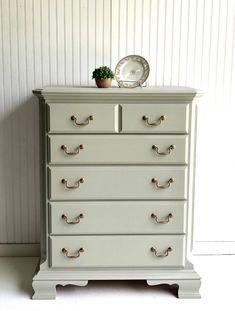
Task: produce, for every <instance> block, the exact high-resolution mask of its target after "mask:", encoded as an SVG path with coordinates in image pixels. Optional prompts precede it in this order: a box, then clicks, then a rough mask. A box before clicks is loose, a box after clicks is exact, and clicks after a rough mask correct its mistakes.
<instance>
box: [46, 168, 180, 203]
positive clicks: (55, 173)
mask: <svg viewBox="0 0 235 311" xmlns="http://www.w3.org/2000/svg"><path fill="white" fill-rule="evenodd" d="M49 177H50V189H49V190H50V191H49V193H50V199H51V200H76V199H87V200H90V199H104V200H107V199H186V168H185V167H183V166H181V167H180V166H179V167H177V166H171V167H169V166H164V167H162V166H161V167H156V166H147V167H146V166H139V167H135V166H132V167H125V166H105V167H101V166H82V167H52V168H50V169H49ZM154 178H155V180H153V179H154ZM172 181H173V182H172ZM157 183H158V187H157ZM71 187H72V188H71ZM163 187H166V188H163Z"/></svg>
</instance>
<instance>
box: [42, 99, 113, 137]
mask: <svg viewBox="0 0 235 311" xmlns="http://www.w3.org/2000/svg"><path fill="white" fill-rule="evenodd" d="M48 109H49V119H48V123H49V124H48V127H49V129H48V131H49V132H50V133H59V132H60V133H63V132H65V133H105V132H107V133H113V132H117V131H118V116H117V114H118V105H115V104H78V103H74V104H61V103H56V104H50V105H49V106H48Z"/></svg>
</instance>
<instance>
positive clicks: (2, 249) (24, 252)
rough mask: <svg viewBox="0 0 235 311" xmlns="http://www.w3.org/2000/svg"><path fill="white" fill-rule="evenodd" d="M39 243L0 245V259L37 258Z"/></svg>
mask: <svg viewBox="0 0 235 311" xmlns="http://www.w3.org/2000/svg"><path fill="white" fill-rule="evenodd" d="M39 255H40V244H39V243H33V244H31V243H24V244H21V243H17V244H12V243H10V244H0V257H39Z"/></svg>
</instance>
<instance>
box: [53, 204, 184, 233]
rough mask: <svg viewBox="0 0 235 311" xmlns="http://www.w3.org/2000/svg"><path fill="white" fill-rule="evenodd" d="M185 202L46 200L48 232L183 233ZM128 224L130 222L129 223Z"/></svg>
mask: <svg viewBox="0 0 235 311" xmlns="http://www.w3.org/2000/svg"><path fill="white" fill-rule="evenodd" d="M185 207H186V202H179V201H174V202H156V201H155V202H130V201H129V202H113V201H111V202H110V201H109V202H56V203H50V232H51V234H63V235H64V234H166V233H167V234H183V233H185ZM130 224H131V225H130Z"/></svg>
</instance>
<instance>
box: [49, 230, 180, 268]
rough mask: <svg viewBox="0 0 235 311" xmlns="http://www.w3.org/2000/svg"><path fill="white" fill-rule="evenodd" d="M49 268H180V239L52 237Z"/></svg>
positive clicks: (160, 237)
mask: <svg viewBox="0 0 235 311" xmlns="http://www.w3.org/2000/svg"><path fill="white" fill-rule="evenodd" d="M50 246H51V266H52V268H95V267H97V268H98V267H99V268H102V267H131V268H133V267H146V268H147V267H153V268H161V267H183V266H184V237H183V236H171V235H169V236H156V235H155V236H152V235H150V236H136V235H135V236H125V235H120V236H118V235H116V236H102V235H101V236H67V237H64V236H53V237H51V238H50Z"/></svg>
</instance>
